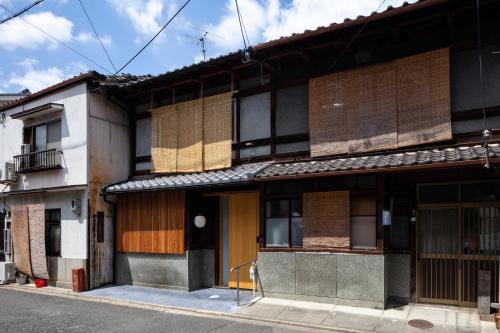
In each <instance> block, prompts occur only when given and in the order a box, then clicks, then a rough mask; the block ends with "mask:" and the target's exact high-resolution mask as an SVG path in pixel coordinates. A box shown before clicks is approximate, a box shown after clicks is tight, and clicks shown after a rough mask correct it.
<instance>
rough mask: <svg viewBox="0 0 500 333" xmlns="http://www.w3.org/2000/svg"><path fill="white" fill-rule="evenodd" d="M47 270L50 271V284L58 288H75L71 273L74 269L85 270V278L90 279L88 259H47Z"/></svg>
mask: <svg viewBox="0 0 500 333" xmlns="http://www.w3.org/2000/svg"><path fill="white" fill-rule="evenodd" d="M47 268H48V270H49V281H48V284H49V285H50V286H55V287H58V288H65V289H71V288H72V287H73V276H72V272H71V271H72V269H74V268H83V269H84V270H85V278H86V279H87V278H88V274H87V259H73V258H62V257H47Z"/></svg>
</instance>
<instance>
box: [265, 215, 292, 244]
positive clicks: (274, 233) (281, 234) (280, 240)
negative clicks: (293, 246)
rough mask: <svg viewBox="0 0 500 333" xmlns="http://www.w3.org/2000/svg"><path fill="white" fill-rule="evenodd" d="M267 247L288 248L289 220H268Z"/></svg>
mask: <svg viewBox="0 0 500 333" xmlns="http://www.w3.org/2000/svg"><path fill="white" fill-rule="evenodd" d="M266 246H270V247H288V246H289V244H288V218H269V219H267V220H266Z"/></svg>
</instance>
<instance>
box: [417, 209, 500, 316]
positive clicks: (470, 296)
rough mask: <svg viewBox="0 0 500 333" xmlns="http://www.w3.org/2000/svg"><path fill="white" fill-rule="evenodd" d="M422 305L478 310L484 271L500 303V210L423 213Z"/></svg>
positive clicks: (493, 296)
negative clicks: (481, 274) (446, 305)
mask: <svg viewBox="0 0 500 333" xmlns="http://www.w3.org/2000/svg"><path fill="white" fill-rule="evenodd" d="M417 223H418V246H417V251H418V252H417V254H418V261H417V265H418V267H417V268H418V270H417V271H418V276H417V295H418V301H419V302H429V303H441V304H454V305H461V306H476V305H477V290H478V272H479V270H486V271H489V272H490V278H491V286H490V290H491V293H490V295H491V301H492V302H498V281H499V259H500V208H499V207H498V206H490V205H480V204H460V205H456V206H454V207H433V208H421V209H419V213H418V222H417Z"/></svg>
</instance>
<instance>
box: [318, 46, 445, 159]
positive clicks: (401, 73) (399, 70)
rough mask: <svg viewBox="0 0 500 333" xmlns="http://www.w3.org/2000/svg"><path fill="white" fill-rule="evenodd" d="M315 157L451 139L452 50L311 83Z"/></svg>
mask: <svg viewBox="0 0 500 333" xmlns="http://www.w3.org/2000/svg"><path fill="white" fill-rule="evenodd" d="M309 128H310V140H311V156H313V157H318V156H328V155H336V154H344V153H362V152H369V151H377V150H387V149H395V148H398V147H406V146H412V145H420V144H425V143H432V142H436V141H444V140H449V139H451V137H452V134H451V111H450V64H449V49H441V50H436V51H431V52H427V53H422V54H418V55H415V56H411V57H407V58H402V59H398V60H395V61H392V62H388V63H384V64H377V65H372V66H367V67H363V68H358V69H353V70H348V71H344V72H339V73H334V74H329V75H325V76H321V77H317V78H313V79H311V80H310V81H309Z"/></svg>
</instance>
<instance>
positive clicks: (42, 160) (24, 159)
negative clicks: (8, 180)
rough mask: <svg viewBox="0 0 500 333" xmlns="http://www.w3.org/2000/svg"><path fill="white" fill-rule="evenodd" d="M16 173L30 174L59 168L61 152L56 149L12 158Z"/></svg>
mask: <svg viewBox="0 0 500 333" xmlns="http://www.w3.org/2000/svg"><path fill="white" fill-rule="evenodd" d="M14 163H15V169H14V170H15V172H16V173H18V174H19V173H20V174H23V173H31V172H38V171H45V170H52V169H60V168H61V152H60V151H59V150H58V149H55V148H54V149H47V150H42V151H35V152H32V153H28V154H21V155H17V156H14Z"/></svg>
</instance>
